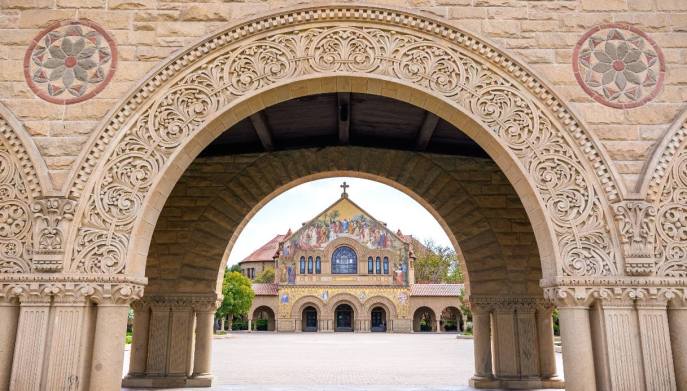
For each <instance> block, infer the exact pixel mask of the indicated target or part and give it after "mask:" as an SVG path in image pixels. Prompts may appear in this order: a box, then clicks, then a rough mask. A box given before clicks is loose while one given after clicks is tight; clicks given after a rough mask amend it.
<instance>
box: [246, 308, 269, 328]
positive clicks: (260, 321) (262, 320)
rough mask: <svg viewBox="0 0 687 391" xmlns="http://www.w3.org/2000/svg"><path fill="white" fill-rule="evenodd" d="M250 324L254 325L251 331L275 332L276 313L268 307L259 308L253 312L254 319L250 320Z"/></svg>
mask: <svg viewBox="0 0 687 391" xmlns="http://www.w3.org/2000/svg"><path fill="white" fill-rule="evenodd" d="M249 323H252V325H251V328H250V330H251V331H252V330H255V331H274V330H275V316H274V311H273V310H272V309H271V308H270V307H267V306H261V307H258V308H256V309H255V311H253V318H252V319H249Z"/></svg>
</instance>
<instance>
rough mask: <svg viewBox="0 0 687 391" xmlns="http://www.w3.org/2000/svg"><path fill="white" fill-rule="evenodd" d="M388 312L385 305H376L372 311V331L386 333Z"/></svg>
mask: <svg viewBox="0 0 687 391" xmlns="http://www.w3.org/2000/svg"><path fill="white" fill-rule="evenodd" d="M387 324H388V319H387V314H386V310H385V309H384V308H383V307H374V308H373V309H372V311H371V312H370V331H371V332H373V333H384V332H386V331H387Z"/></svg>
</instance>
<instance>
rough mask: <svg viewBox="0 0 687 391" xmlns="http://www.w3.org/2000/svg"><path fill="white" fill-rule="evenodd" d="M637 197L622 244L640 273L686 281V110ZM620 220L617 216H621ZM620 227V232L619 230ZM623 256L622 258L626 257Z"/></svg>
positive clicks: (661, 147)
mask: <svg viewBox="0 0 687 391" xmlns="http://www.w3.org/2000/svg"><path fill="white" fill-rule="evenodd" d="M646 174H647V175H646V176H645V181H644V183H643V184H642V187H641V189H640V196H641V197H643V198H644V199H645V200H641V201H635V202H631V203H625V204H630V206H629V207H626V211H629V212H630V213H628V212H626V213H624V216H626V217H625V218H624V219H623V220H622V223H624V225H623V224H621V240H622V241H623V242H625V243H624V244H623V245H624V246H626V245H627V244H626V243H629V244H633V245H634V248H635V253H636V252H638V251H641V253H642V255H643V256H644V259H645V260H647V265H646V267H645V268H644V274H655V275H657V276H660V277H677V278H685V277H687V108H686V109H684V110H683V111H682V113H680V115H678V117H677V119H676V120H675V121H674V122H673V125H672V126H671V127H670V128H669V129H668V131H667V133H666V136H665V137H664V139H663V142H662V143H661V144H660V145H659V147H658V148H657V149H656V153H655V154H654V156H653V158H652V160H651V161H650V162H649V164H648V166H647V171H646ZM621 216H622V215H621ZM623 228H625V229H623ZM626 257H627V253H626Z"/></svg>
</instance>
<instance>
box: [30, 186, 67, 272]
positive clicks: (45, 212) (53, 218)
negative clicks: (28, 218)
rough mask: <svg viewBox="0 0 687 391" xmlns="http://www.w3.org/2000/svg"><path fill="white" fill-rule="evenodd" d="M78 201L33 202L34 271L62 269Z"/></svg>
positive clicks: (48, 199)
mask: <svg viewBox="0 0 687 391" xmlns="http://www.w3.org/2000/svg"><path fill="white" fill-rule="evenodd" d="M75 209H76V201H73V200H70V199H67V198H42V199H38V200H35V201H34V202H33V203H32V204H31V211H32V212H33V243H34V249H33V270H35V271H38V272H59V271H62V261H63V259H64V242H65V240H66V239H67V232H68V231H67V228H68V226H69V222H70V221H71V220H72V219H73V217H74V210H75Z"/></svg>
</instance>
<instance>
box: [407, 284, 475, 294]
mask: <svg viewBox="0 0 687 391" xmlns="http://www.w3.org/2000/svg"><path fill="white" fill-rule="evenodd" d="M463 287H464V285H463V284H413V285H411V286H410V295H411V296H456V297H457V296H460V293H461V292H462V291H463Z"/></svg>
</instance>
